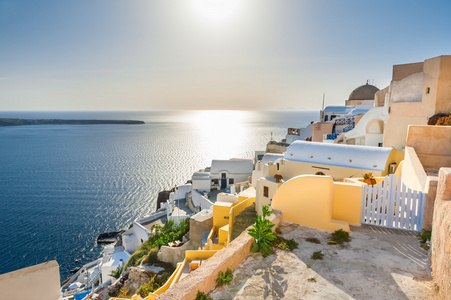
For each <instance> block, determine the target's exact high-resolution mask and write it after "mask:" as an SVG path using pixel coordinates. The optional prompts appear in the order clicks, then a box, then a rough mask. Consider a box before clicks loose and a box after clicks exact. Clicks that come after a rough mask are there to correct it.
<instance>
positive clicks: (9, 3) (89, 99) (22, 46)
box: [0, 0, 451, 111]
mask: <svg viewBox="0 0 451 300" xmlns="http://www.w3.org/2000/svg"><path fill="white" fill-rule="evenodd" d="M450 12H451V1H401V0H390V1H385V0H378V1H374V0H373V1H369V0H368V1H366V0H355V1H350V0H340V1H338V0H309V1H304V0H271V1H270V0H179V1H176V0H161V1H153V0H53V1H52V0H22V1H17V0H0V111H1V110H188V109H192V110H198V109H208V110H214V109H224V110H279V109H280V110H302V109H306V110H318V109H320V108H321V105H322V98H323V93H325V102H326V105H344V100H345V99H347V98H348V96H349V94H350V93H351V92H352V90H353V89H354V88H356V87H358V86H360V85H362V84H365V83H366V82H367V80H370V83H373V84H374V85H376V86H377V87H378V88H384V87H386V86H388V85H389V84H390V80H391V75H392V67H393V65H395V64H404V63H412V62H419V61H424V60H425V59H428V58H431V57H435V56H439V55H450V54H451V18H450V17H449V13H450Z"/></svg>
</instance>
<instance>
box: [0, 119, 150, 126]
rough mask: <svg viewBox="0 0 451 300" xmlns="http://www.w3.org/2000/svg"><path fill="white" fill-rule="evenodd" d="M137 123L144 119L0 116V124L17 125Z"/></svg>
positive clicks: (141, 122)
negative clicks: (21, 117)
mask: <svg viewBox="0 0 451 300" xmlns="http://www.w3.org/2000/svg"><path fill="white" fill-rule="evenodd" d="M105 124H119V125H139V124H145V123H144V121H135V120H64V119H10V118H8V119H6V118H0V126H19V125H105Z"/></svg>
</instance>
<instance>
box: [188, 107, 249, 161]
mask: <svg viewBox="0 0 451 300" xmlns="http://www.w3.org/2000/svg"><path fill="white" fill-rule="evenodd" d="M251 119H252V112H247V111H230V110H206V111H196V112H192V113H191V115H190V116H189V124H191V125H192V126H193V129H194V130H195V135H194V136H195V137H196V138H197V141H196V142H197V143H199V144H200V145H202V148H203V152H205V153H206V154H208V153H214V154H215V158H217V159H229V158H231V157H230V155H231V154H233V155H234V156H238V155H239V154H241V153H242V150H243V149H245V148H246V145H247V141H248V139H249V133H250V132H249V128H248V126H246V123H249V122H251Z"/></svg>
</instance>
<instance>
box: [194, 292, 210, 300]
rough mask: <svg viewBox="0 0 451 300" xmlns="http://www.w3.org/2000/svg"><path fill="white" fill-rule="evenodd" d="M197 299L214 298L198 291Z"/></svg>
mask: <svg viewBox="0 0 451 300" xmlns="http://www.w3.org/2000/svg"><path fill="white" fill-rule="evenodd" d="M196 300H213V299H212V298H211V297H210V296H208V295H205V294H204V293H203V292H201V291H197V295H196Z"/></svg>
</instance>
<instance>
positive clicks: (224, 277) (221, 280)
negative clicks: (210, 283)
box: [216, 268, 233, 287]
mask: <svg viewBox="0 0 451 300" xmlns="http://www.w3.org/2000/svg"><path fill="white" fill-rule="evenodd" d="M232 280H233V273H232V270H231V269H230V268H227V271H226V272H225V273H224V272H219V274H218V278H216V285H217V286H219V287H221V286H223V285H227V284H230V282H232Z"/></svg>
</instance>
